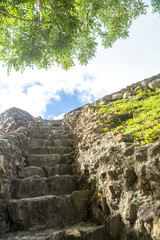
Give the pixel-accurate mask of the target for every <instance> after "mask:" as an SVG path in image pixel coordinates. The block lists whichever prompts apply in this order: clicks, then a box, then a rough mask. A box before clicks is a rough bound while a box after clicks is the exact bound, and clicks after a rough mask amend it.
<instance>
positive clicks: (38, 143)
mask: <svg viewBox="0 0 160 240" xmlns="http://www.w3.org/2000/svg"><path fill="white" fill-rule="evenodd" d="M30 146H31V147H39V146H42V147H46V146H50V147H53V141H51V140H47V139H39V138H33V139H32V140H31V142H30Z"/></svg>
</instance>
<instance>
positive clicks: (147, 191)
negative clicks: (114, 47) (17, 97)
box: [0, 75, 160, 240]
mask: <svg viewBox="0 0 160 240" xmlns="http://www.w3.org/2000/svg"><path fill="white" fill-rule="evenodd" d="M159 87H160V75H157V76H154V77H152V78H149V79H146V80H143V81H141V82H139V83H136V84H132V85H131V86H129V87H127V88H125V89H122V90H121V91H119V92H117V93H114V94H111V95H107V96H105V97H103V98H102V99H101V100H99V101H100V104H104V103H107V102H108V101H114V100H117V99H121V98H128V97H132V96H133V95H135V94H136V93H137V91H138V90H140V89H143V90H147V89H151V90H153V91H154V89H155V88H159ZM94 108H95V104H94V103H93V104H88V105H86V106H84V107H82V108H79V109H76V110H74V111H72V112H70V113H68V114H66V115H65V117H64V119H63V120H56V121H53V120H43V119H41V118H37V119H36V118H34V117H32V116H31V115H30V114H28V113H27V112H25V111H22V110H20V109H17V108H12V109H9V110H8V111H6V112H4V113H2V114H0V130H1V133H0V134H1V136H0V239H9V240H27V239H28V240H29V239H31V240H42V239H43V240H65V239H68V240H74V239H82V240H98V239H99V240H159V239H160V184H159V183H160V142H159V141H156V142H155V143H150V144H146V145H143V146H141V145H139V144H137V143H135V142H134V141H133V138H132V136H131V135H129V134H122V133H118V134H113V133H111V132H110V133H108V134H105V135H101V134H98V132H97V127H98V126H97V125H96V124H97V119H98V114H96V113H95V111H94ZM91 125H93V126H95V127H92V128H91V127H90V126H91Z"/></svg>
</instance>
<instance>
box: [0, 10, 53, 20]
mask: <svg viewBox="0 0 160 240" xmlns="http://www.w3.org/2000/svg"><path fill="white" fill-rule="evenodd" d="M0 12H1V13H4V14H6V15H7V16H9V17H11V18H14V19H17V20H19V21H22V22H29V23H39V24H48V23H51V22H44V21H34V20H27V19H24V18H19V17H16V16H13V15H12V14H10V13H9V12H7V10H5V9H0Z"/></svg>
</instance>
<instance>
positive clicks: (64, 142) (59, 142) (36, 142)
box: [29, 138, 73, 147]
mask: <svg viewBox="0 0 160 240" xmlns="http://www.w3.org/2000/svg"><path fill="white" fill-rule="evenodd" d="M29 146H30V147H40V146H41V147H53V146H54V147H62V146H63V147H73V140H72V139H62V138H59V139H54V140H47V139H43V138H42V139H40V138H33V139H32V140H31V142H30V145H29Z"/></svg>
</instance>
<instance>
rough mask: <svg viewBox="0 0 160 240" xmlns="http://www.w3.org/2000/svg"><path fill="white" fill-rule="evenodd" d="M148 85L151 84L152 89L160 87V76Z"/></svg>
mask: <svg viewBox="0 0 160 240" xmlns="http://www.w3.org/2000/svg"><path fill="white" fill-rule="evenodd" d="M148 86H149V87H150V88H151V89H155V88H159V87H160V78H158V79H155V80H153V81H152V82H150V83H149V84H148Z"/></svg>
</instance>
